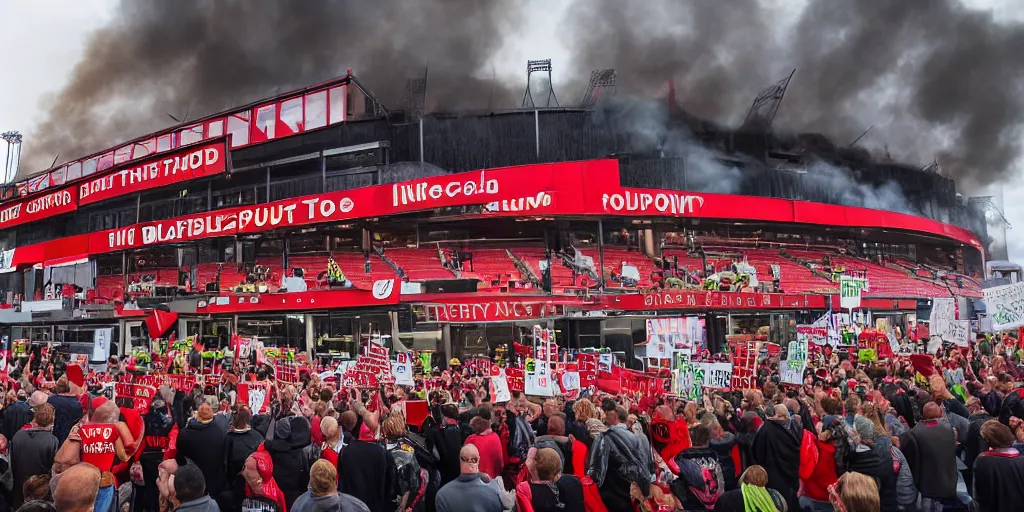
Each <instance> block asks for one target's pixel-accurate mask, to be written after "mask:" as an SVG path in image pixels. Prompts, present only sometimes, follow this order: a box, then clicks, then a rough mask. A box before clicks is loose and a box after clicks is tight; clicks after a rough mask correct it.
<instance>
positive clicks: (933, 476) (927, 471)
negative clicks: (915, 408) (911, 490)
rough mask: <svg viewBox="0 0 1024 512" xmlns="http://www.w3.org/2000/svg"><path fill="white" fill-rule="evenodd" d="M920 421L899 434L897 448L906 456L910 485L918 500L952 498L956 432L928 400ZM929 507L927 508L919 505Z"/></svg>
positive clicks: (934, 404)
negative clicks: (912, 485)
mask: <svg viewBox="0 0 1024 512" xmlns="http://www.w3.org/2000/svg"><path fill="white" fill-rule="evenodd" d="M921 416H922V417H923V418H924V420H923V421H920V422H918V423H917V424H916V425H914V428H912V429H910V431H908V432H907V433H905V434H903V435H902V436H900V450H901V451H902V452H903V455H904V456H905V457H906V458H907V464H909V465H910V472H911V474H913V475H914V485H916V486H917V488H918V490H919V491H920V492H921V498H922V500H927V501H929V502H934V501H937V500H949V499H955V498H956V484H957V471H956V435H955V434H954V433H953V429H952V428H950V426H949V423H948V422H947V421H946V420H945V419H944V418H943V414H942V407H940V406H939V404H937V403H935V402H928V403H926V404H925V405H924V407H922V408H921ZM923 510H929V508H923Z"/></svg>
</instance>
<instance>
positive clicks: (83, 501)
mask: <svg viewBox="0 0 1024 512" xmlns="http://www.w3.org/2000/svg"><path fill="white" fill-rule="evenodd" d="M100 477H101V471H100V470H99V469H98V468H97V467H96V466H93V465H92V464H88V463H84V462H83V463H81V464H76V465H74V466H72V467H71V468H69V469H68V470H67V471H64V472H63V473H62V474H61V477H60V481H59V482H57V486H56V489H54V491H53V504H54V507H55V508H56V509H57V510H59V511H61V512H93V511H94V510H96V512H104V511H102V510H99V509H95V507H96V496H97V494H99V490H100Z"/></svg>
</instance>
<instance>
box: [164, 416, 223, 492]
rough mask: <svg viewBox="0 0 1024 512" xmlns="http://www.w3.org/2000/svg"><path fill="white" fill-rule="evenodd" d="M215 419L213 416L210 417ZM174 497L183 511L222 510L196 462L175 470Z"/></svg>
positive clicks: (211, 419)
mask: <svg viewBox="0 0 1024 512" xmlns="http://www.w3.org/2000/svg"><path fill="white" fill-rule="evenodd" d="M211 416H212V413H211ZM210 421H213V418H210ZM174 497H175V499H177V501H178V506H177V508H175V509H174V510H176V511H182V512H220V507H218V506H217V502H215V501H213V499H211V498H210V495H209V494H207V492H206V479H205V478H204V477H203V471H202V470H201V469H200V468H199V466H196V465H194V464H188V465H186V466H181V467H179V468H178V470H177V471H175V472H174Z"/></svg>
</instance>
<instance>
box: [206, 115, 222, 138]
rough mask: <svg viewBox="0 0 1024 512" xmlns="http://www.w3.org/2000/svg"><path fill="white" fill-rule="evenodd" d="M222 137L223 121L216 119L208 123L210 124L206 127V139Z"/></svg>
mask: <svg viewBox="0 0 1024 512" xmlns="http://www.w3.org/2000/svg"><path fill="white" fill-rule="evenodd" d="M221 135H224V121H222V120H220V119H218V120H216V121H210V124H208V125H206V136H207V138H210V139H212V138H215V137H220V136H221Z"/></svg>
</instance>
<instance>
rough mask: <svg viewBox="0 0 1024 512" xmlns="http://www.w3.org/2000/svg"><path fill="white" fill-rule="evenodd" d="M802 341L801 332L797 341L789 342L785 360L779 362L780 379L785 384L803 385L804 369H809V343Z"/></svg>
mask: <svg viewBox="0 0 1024 512" xmlns="http://www.w3.org/2000/svg"><path fill="white" fill-rule="evenodd" d="M805 340H806V338H803V339H801V336H800V334H799V330H798V332H797V339H796V340H793V341H790V342H789V350H788V354H787V356H786V358H785V359H783V360H782V361H779V377H780V379H779V380H780V381H781V382H782V383H784V384H795V385H800V384H803V380H804V378H803V376H804V369H805V368H806V367H807V342H806V341H805Z"/></svg>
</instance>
